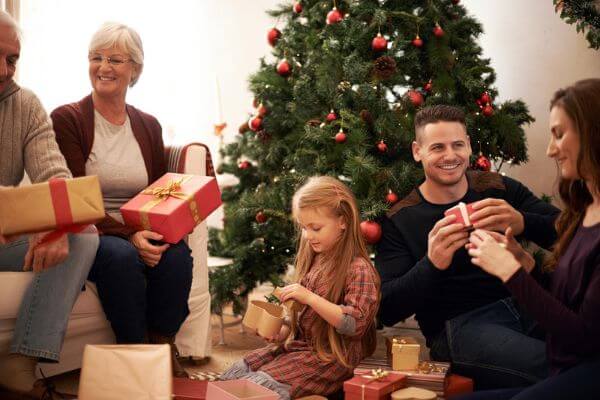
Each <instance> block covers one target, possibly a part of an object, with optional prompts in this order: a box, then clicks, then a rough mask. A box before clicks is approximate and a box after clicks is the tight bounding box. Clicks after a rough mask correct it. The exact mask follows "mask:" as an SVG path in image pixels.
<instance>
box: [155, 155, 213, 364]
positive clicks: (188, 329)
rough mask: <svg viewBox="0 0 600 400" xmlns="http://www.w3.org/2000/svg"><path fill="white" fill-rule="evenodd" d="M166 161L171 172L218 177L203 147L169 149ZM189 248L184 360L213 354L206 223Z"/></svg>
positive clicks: (181, 345) (181, 342)
mask: <svg viewBox="0 0 600 400" xmlns="http://www.w3.org/2000/svg"><path fill="white" fill-rule="evenodd" d="M165 157H166V162H167V170H168V171H169V172H175V173H180V174H194V175H208V176H215V171H214V168H213V164H212V158H211V156H210V151H209V149H208V147H207V146H206V145H204V144H202V143H191V144H187V145H184V146H173V147H167V148H166V149H165ZM188 245H189V246H190V249H191V250H192V257H193V258H194V278H193V281H192V289H191V291H190V297H189V300H188V306H189V309H190V314H189V315H188V317H187V319H186V320H185V322H184V323H183V325H182V326H181V329H180V330H179V333H178V334H177V339H176V344H177V347H178V350H179V353H180V354H181V356H186V357H187V356H189V357H194V358H202V357H207V356H210V353H211V335H210V293H209V291H208V266H207V262H208V227H207V225H206V221H203V222H202V223H201V224H199V225H198V226H197V227H196V228H195V229H194V231H193V232H192V233H191V234H190V235H189V236H188Z"/></svg>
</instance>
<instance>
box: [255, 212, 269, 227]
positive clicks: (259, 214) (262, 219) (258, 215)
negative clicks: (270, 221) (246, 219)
mask: <svg viewBox="0 0 600 400" xmlns="http://www.w3.org/2000/svg"><path fill="white" fill-rule="evenodd" d="M254 219H255V220H256V222H258V223H259V224H264V223H265V222H267V216H266V215H265V213H263V212H262V211H259V212H257V213H256V216H255V217H254Z"/></svg>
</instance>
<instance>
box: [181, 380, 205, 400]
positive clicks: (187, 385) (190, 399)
mask: <svg viewBox="0 0 600 400" xmlns="http://www.w3.org/2000/svg"><path fill="white" fill-rule="evenodd" d="M207 385H208V381H200V380H198V379H189V378H173V399H174V400H204V399H206V386H207Z"/></svg>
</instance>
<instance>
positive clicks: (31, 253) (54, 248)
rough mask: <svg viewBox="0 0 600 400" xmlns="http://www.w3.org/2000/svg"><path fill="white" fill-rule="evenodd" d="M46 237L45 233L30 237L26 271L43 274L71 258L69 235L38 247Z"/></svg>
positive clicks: (26, 255) (26, 256)
mask: <svg viewBox="0 0 600 400" xmlns="http://www.w3.org/2000/svg"><path fill="white" fill-rule="evenodd" d="M44 236H45V233H44V232H42V233H35V234H33V235H31V236H29V249H28V250H27V254H25V265H24V269H25V270H26V271H27V270H30V269H33V272H36V273H37V272H42V271H43V270H45V269H48V268H52V267H54V266H56V265H58V264H60V263H61V262H63V261H64V260H66V259H67V257H68V256H69V239H68V237H67V235H62V236H61V237H60V238H59V239H58V240H55V241H53V242H48V243H44V244H42V245H40V246H38V244H39V243H40V242H41V241H42V239H43V238H44Z"/></svg>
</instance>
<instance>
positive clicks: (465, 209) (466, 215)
mask: <svg viewBox="0 0 600 400" xmlns="http://www.w3.org/2000/svg"><path fill="white" fill-rule="evenodd" d="M474 212H475V210H473V203H469V204H465V203H463V202H462V201H461V202H460V203H458V204H457V205H455V206H454V207H452V208H449V209H447V210H446V211H445V212H444V215H445V216H446V217H447V216H448V215H456V219H455V220H454V223H459V224H463V225H464V226H466V227H469V226H471V225H473V224H472V223H471V218H470V217H471V214H473V213H474Z"/></svg>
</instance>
